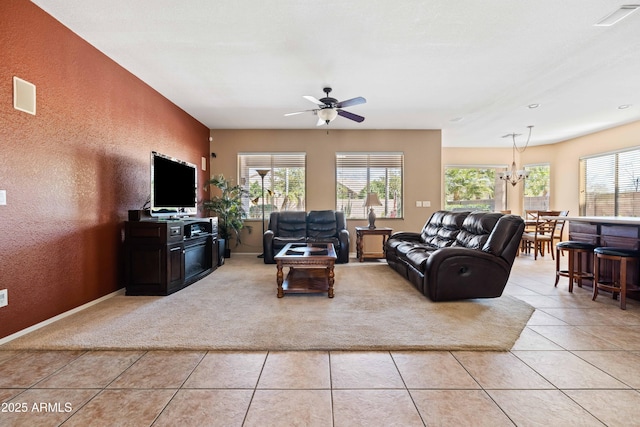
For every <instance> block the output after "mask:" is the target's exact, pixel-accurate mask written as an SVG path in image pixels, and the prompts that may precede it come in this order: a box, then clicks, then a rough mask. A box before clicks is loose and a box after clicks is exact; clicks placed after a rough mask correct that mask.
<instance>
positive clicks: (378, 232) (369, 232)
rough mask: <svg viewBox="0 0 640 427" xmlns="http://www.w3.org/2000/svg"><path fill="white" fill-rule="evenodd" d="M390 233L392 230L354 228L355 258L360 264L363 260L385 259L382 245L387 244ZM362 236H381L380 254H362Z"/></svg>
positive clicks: (386, 228) (383, 228)
mask: <svg viewBox="0 0 640 427" xmlns="http://www.w3.org/2000/svg"><path fill="white" fill-rule="evenodd" d="M391 232H393V229H392V228H388V227H376V228H369V227H356V257H357V258H358V260H359V261H360V262H363V261H364V259H365V258H367V259H377V258H385V255H386V251H385V247H384V244H385V243H386V242H387V239H388V238H389V236H391ZM364 236H382V252H374V253H366V254H365V253H364V250H363V248H362V246H363V244H362V240H363V237H364Z"/></svg>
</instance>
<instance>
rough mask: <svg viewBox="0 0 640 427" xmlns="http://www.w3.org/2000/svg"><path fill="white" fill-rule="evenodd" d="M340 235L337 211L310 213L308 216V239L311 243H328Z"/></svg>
mask: <svg viewBox="0 0 640 427" xmlns="http://www.w3.org/2000/svg"><path fill="white" fill-rule="evenodd" d="M337 234H338V225H337V222H336V213H335V211H310V212H309V213H308V214H307V237H308V238H309V241H312V242H316V241H327V240H326V239H332V238H334V237H336V236H337Z"/></svg>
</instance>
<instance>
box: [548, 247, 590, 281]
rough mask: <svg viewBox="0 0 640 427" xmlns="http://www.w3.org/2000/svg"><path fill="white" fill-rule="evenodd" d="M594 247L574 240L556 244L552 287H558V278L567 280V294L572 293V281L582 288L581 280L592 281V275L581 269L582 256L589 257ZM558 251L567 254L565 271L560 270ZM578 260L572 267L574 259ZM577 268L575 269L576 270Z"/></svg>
mask: <svg viewBox="0 0 640 427" xmlns="http://www.w3.org/2000/svg"><path fill="white" fill-rule="evenodd" d="M595 248H596V246H595V245H592V244H591V243H586V242H578V241H575V240H567V241H564V242H559V243H558V244H556V283H555V284H554V285H553V286H558V280H560V276H563V277H568V278H569V292H573V283H574V281H575V282H576V283H577V284H578V287H580V288H581V287H582V279H590V280H594V279H593V277H594V275H593V274H591V273H589V272H588V271H586V270H584V269H583V268H582V254H583V253H586V254H589V255H588V256H589V257H591V256H592V254H593V250H594V249H595ZM560 251H567V252H569V255H568V256H567V258H568V260H569V261H568V263H569V265H568V268H567V269H566V270H560ZM576 257H577V258H578V265H577V266H575V265H574V260H575V258H576ZM576 267H577V268H576Z"/></svg>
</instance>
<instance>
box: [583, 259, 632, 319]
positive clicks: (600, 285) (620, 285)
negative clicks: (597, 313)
mask: <svg viewBox="0 0 640 427" xmlns="http://www.w3.org/2000/svg"><path fill="white" fill-rule="evenodd" d="M593 254H594V257H593V275H594V276H595V279H594V281H593V298H592V300H593V301H595V300H596V297H597V296H598V289H602V290H605V291H609V292H612V293H613V298H614V299H615V298H616V296H617V295H618V294H620V308H621V309H623V310H626V309H627V305H626V299H627V271H628V269H627V268H628V264H629V263H630V262H633V261H637V260H638V259H640V251H638V250H635V249H626V248H613V247H600V248H595V249H594V251H593ZM600 260H610V261H613V262H614V264H613V275H612V277H611V281H602V282H601V281H600V277H599V270H600ZM616 267H618V268H616ZM617 269H619V273H618V274H616V270H617ZM616 280H617V282H616ZM629 290H632V289H629ZM633 290H637V289H635V288H634V289H633Z"/></svg>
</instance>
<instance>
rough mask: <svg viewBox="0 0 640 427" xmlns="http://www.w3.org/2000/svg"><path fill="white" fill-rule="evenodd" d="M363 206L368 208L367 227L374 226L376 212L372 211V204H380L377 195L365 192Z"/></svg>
mask: <svg viewBox="0 0 640 427" xmlns="http://www.w3.org/2000/svg"><path fill="white" fill-rule="evenodd" d="M364 206H366V207H368V208H369V228H376V213H375V212H374V211H373V206H382V203H381V202H380V199H379V198H378V195H377V194H376V193H367V198H366V199H365V200H364Z"/></svg>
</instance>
